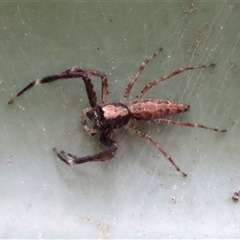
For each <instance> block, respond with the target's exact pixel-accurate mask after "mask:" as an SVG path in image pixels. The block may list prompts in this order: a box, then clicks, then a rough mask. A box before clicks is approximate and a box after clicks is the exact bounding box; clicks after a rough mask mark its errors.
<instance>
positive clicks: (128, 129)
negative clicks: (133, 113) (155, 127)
mask: <svg viewBox="0 0 240 240" xmlns="http://www.w3.org/2000/svg"><path fill="white" fill-rule="evenodd" d="M125 128H126V129H127V131H128V132H130V133H134V134H136V135H138V136H140V137H143V138H145V139H147V140H149V141H150V142H151V143H152V144H153V145H154V146H155V147H156V148H157V149H158V150H159V151H160V152H161V153H162V154H163V155H164V157H166V158H167V159H168V161H169V162H170V163H171V164H172V165H173V166H174V167H175V168H176V170H177V171H178V172H180V173H181V174H182V175H183V176H184V177H186V176H187V174H186V173H185V172H183V171H182V170H181V169H180V168H179V167H178V166H177V164H176V163H175V162H174V161H173V159H172V157H171V156H170V155H169V154H168V153H167V152H166V151H165V150H164V149H163V148H162V147H161V145H160V144H159V143H158V142H157V141H156V140H154V139H153V138H152V137H151V136H150V135H149V134H147V133H144V132H141V131H139V130H137V129H135V128H133V127H125Z"/></svg>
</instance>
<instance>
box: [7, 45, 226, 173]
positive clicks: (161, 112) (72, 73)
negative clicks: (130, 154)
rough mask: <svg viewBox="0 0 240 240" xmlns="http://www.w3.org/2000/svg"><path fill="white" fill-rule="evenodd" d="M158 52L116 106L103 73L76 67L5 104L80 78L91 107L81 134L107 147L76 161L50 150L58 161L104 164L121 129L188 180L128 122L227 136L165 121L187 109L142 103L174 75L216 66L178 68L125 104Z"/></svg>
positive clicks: (158, 101) (161, 102) (158, 102)
mask: <svg viewBox="0 0 240 240" xmlns="http://www.w3.org/2000/svg"><path fill="white" fill-rule="evenodd" d="M161 51H162V48H160V49H158V51H157V52H155V53H154V54H152V55H151V56H149V57H148V58H147V59H145V60H144V61H143V62H142V64H141V65H140V67H139V68H138V70H137V72H136V74H135V75H134V76H133V78H132V79H131V81H130V82H129V83H128V85H127V87H126V90H125V93H124V95H123V98H122V99H121V101H119V102H109V101H108V79H107V77H106V75H105V74H104V73H102V72H99V71H97V70H88V69H82V68H78V67H72V68H69V69H67V70H66V71H64V72H62V73H60V74H56V75H50V76H46V77H44V78H40V79H38V80H36V81H33V82H31V83H30V84H28V85H27V86H26V87H25V88H23V89H22V90H21V91H20V92H19V93H18V94H17V95H16V96H14V97H13V98H12V99H11V100H10V101H9V102H8V103H9V104H12V103H13V102H14V101H15V100H16V98H17V97H19V96H21V95H22V94H23V93H24V92H25V91H27V90H29V89H31V88H32V87H34V86H35V85H39V84H44V83H51V82H54V81H57V80H60V79H69V78H82V80H83V82H84V84H85V88H86V92H87V96H88V100H89V104H90V106H91V107H90V108H86V109H84V110H83V111H82V113H81V122H82V124H83V126H84V130H85V131H86V132H87V133H89V134H91V135H95V134H97V133H98V134H99V135H100V138H99V140H100V142H101V143H103V144H104V145H105V146H106V149H105V150H103V151H101V152H100V153H97V154H95V155H92V156H85V157H77V156H75V155H73V154H71V153H66V152H64V151H60V152H59V151H58V150H57V149H56V148H53V151H54V152H55V154H56V155H57V156H58V158H59V159H60V160H62V161H63V162H65V163H66V164H68V165H74V164H80V163H85V162H93V161H106V160H109V159H111V158H113V157H114V156H115V154H116V151H117V149H118V145H117V143H116V142H115V141H114V139H113V134H114V131H115V130H116V129H118V128H123V127H124V128H125V129H126V130H127V131H128V132H129V133H133V134H136V135H138V136H140V137H142V138H145V139H147V140H148V141H150V142H151V143H152V144H153V145H154V146H155V147H156V148H157V149H158V150H159V151H160V152H161V153H162V154H163V155H164V156H165V157H166V158H167V159H168V160H169V161H170V162H171V164H172V165H173V166H174V167H175V168H176V170H177V171H179V172H180V173H181V174H182V175H183V176H187V174H186V173H185V172H183V171H182V170H181V169H180V168H179V167H178V166H177V164H176V163H175V162H174V161H173V159H172V157H171V156H170V155H169V154H168V153H167V152H166V151H165V150H164V149H163V148H162V147H161V145H160V144H159V143H158V142H157V141H156V140H154V139H153V138H152V137H151V136H150V135H149V134H147V133H145V132H141V131H139V130H137V129H136V127H135V126H132V124H131V122H132V121H130V120H140V121H144V122H148V123H156V124H161V123H165V124H175V125H181V126H188V127H194V128H203V129H208V130H213V131H217V132H226V130H225V129H218V128H213V127H208V126H205V125H202V124H198V123H190V122H180V121H173V120H169V119H166V117H167V116H170V115H174V114H178V113H182V112H186V111H188V110H189V109H190V106H189V105H185V104H182V103H178V102H173V101H167V100H161V99H141V98H142V97H143V96H144V95H145V94H146V92H147V91H149V90H150V89H151V88H152V87H153V86H155V85H156V84H159V83H161V82H163V81H165V80H167V79H170V78H171V77H173V76H174V75H177V74H180V73H182V72H185V71H188V70H194V69H200V68H207V67H213V66H215V64H206V65H199V66H189V67H183V68H179V69H177V70H175V71H173V72H172V73H170V74H168V75H166V76H164V77H161V78H158V79H156V80H154V81H151V82H149V83H148V84H147V85H146V86H145V87H144V88H143V89H142V91H141V92H140V93H139V94H138V95H137V96H136V99H135V100H134V101H133V102H130V103H128V104H127V101H128V99H129V95H130V93H131V90H132V88H133V86H134V84H135V83H136V81H137V80H138V78H139V76H140V74H141V73H142V71H143V70H144V68H145V66H146V65H147V64H148V63H149V62H150V61H151V60H152V59H153V58H154V57H156V56H157V54H158V53H159V52H161ZM89 75H92V76H96V77H99V78H100V79H101V82H102V95H101V98H102V99H101V100H102V102H101V103H100V104H98V103H97V97H96V92H95V90H94V87H93V84H92V81H91V79H90V78H89ZM86 117H87V118H88V119H89V120H90V121H91V122H92V125H91V126H89V124H88V123H87V120H86Z"/></svg>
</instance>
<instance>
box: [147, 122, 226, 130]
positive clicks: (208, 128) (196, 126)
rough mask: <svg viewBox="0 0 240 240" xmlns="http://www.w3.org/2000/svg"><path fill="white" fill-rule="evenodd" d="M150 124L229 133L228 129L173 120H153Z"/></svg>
mask: <svg viewBox="0 0 240 240" xmlns="http://www.w3.org/2000/svg"><path fill="white" fill-rule="evenodd" d="M149 122H151V123H165V124H173V125H179V126H186V127H193V128H203V129H207V130H212V131H216V132H227V130H226V129H219V128H214V127H209V126H205V125H202V124H199V123H191V122H181V121H173V120H170V119H154V120H151V121H149Z"/></svg>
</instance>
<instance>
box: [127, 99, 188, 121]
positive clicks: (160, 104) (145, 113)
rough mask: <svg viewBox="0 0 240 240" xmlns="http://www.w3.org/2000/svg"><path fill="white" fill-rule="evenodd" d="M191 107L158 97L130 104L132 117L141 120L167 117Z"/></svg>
mask: <svg viewBox="0 0 240 240" xmlns="http://www.w3.org/2000/svg"><path fill="white" fill-rule="evenodd" d="M189 108H190V106H189V105H185V104H182V103H178V102H171V101H166V100H158V99H143V100H138V101H135V102H133V103H132V104H131V105H130V106H129V109H130V112H131V115H132V118H136V119H141V120H152V119H160V118H165V117H167V116H168V115H174V114H178V113H181V112H186V111H188V110H189Z"/></svg>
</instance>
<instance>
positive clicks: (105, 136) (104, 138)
mask: <svg viewBox="0 0 240 240" xmlns="http://www.w3.org/2000/svg"><path fill="white" fill-rule="evenodd" d="M110 134H111V132H109V131H107V132H102V133H101V136H100V141H101V142H102V143H103V144H104V145H105V146H107V147H108V148H107V149H105V150H103V151H102V152H100V153H97V154H95V155H92V156H86V157H77V156H74V155H73V154H71V153H65V152H64V151H61V152H59V151H58V150H57V149H56V148H53V151H54V152H55V154H56V155H57V156H58V157H59V158H60V159H61V160H62V161H63V162H65V163H66V164H68V165H75V164H80V163H85V162H95V161H101V162H103V161H106V160H109V159H111V158H113V157H114V156H115V153H116V151H117V149H118V146H117V144H116V142H115V141H113V140H112V139H110V137H109V136H110ZM68 157H70V159H69V158H68Z"/></svg>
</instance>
